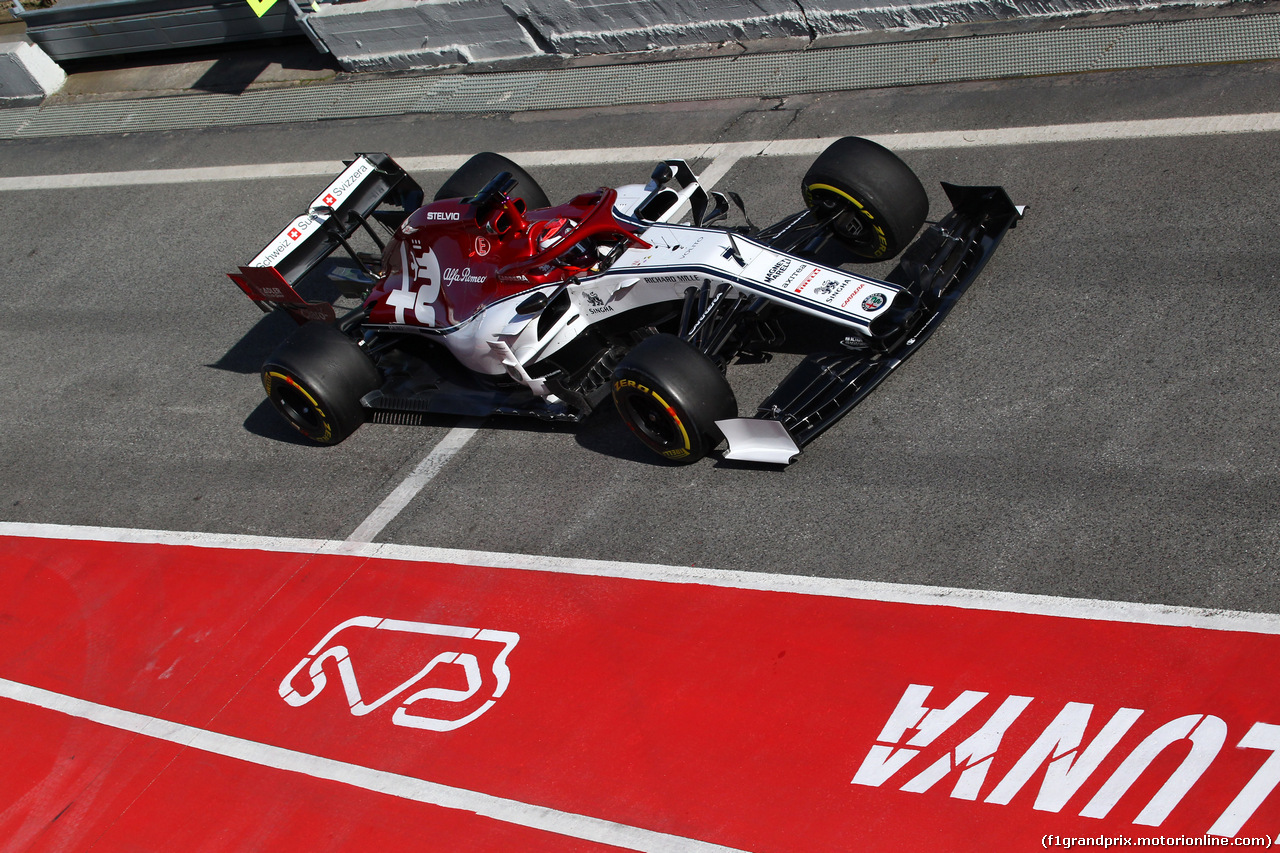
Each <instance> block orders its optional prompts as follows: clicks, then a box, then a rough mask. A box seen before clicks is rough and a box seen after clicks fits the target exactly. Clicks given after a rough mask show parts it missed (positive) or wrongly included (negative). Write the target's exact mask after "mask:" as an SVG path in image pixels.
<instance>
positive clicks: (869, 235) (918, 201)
mask: <svg viewBox="0 0 1280 853" xmlns="http://www.w3.org/2000/svg"><path fill="white" fill-rule="evenodd" d="M801 192H802V193H803V194H804V202H805V204H806V205H808V206H809V208H810V209H811V210H813V211H814V213H816V214H818V215H819V216H828V215H831V214H835V221H834V223H833V225H832V232H833V234H834V235H835V237H836V239H838V240H839V241H840V242H841V243H843V244H844V245H845V246H847V247H848V248H849V249H850V251H852V252H853V253H854V254H856V255H857V256H858V257H860V258H865V259H866V260H872V261H885V260H888V259H890V258H892V257H895V256H896V255H897V254H898V253H899V252H901V251H902V250H903V249H905V248H906V247H907V244H908V243H910V242H911V239H912V238H913V237H915V235H916V232H917V231H919V230H920V226H921V225H923V224H924V220H925V218H926V217H927V216H928V215H929V196H928V194H927V193H926V192H925V191H924V186H923V185H922V184H921V183H920V179H919V178H917V177H916V175H915V173H914V172H912V171H911V167H910V166H908V165H907V164H906V163H904V162H902V160H900V159H898V155H896V154H894V153H893V152H892V151H890V150H889V149H888V148H885V147H884V146H881V145H877V144H876V143H874V142H872V141H871V140H869V139H862V138H860V137H857V136H846V137H844V138H843V139H839V140H836V141H835V142H834V143H832V144H831V145H830V146H829V147H828V148H827V150H826V151H823V152H822V153H821V154H820V155H818V159H817V160H814V161H813V165H812V166H810V167H809V171H808V172H806V173H805V176H804V181H803V183H802V184H801Z"/></svg>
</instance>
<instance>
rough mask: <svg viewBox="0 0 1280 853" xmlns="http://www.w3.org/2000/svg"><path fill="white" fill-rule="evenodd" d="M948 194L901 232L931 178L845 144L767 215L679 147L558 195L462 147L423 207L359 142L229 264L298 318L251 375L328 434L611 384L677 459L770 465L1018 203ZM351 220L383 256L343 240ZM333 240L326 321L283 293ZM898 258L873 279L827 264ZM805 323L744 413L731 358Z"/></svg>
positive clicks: (1003, 228)
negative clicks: (267, 235) (459, 158)
mask: <svg viewBox="0 0 1280 853" xmlns="http://www.w3.org/2000/svg"><path fill="white" fill-rule="evenodd" d="M942 186H943V189H944V190H945V192H946V195H947V197H948V199H949V200H950V202H951V205H952V208H953V209H952V210H951V211H950V212H949V213H947V214H946V215H945V216H944V217H942V219H941V220H939V221H937V222H936V223H933V224H931V225H930V226H929V227H928V228H927V229H925V230H924V231H923V232H922V233H920V236H919V237H918V238H917V239H914V241H913V238H916V235H917V233H918V232H920V229H921V227H922V226H923V225H924V223H925V219H926V217H927V215H928V197H927V194H926V193H925V190H924V187H923V186H922V185H921V183H920V181H919V179H918V178H917V177H916V176H915V174H913V173H912V171H911V169H910V168H909V167H908V166H907V165H906V164H905V163H903V162H902V160H900V159H899V158H898V157H897V156H896V155H894V154H893V153H891V152H890V151H889V150H887V149H885V148H883V147H881V146H880V145H877V144H876V143H874V142H871V141H870V140H866V139H860V138H857V137H845V138H843V139H840V140H838V141H836V142H835V143H834V144H832V145H831V146H830V147H829V148H827V149H826V150H825V151H824V152H823V153H822V154H821V155H820V156H819V157H818V158H817V160H816V161H815V162H814V163H813V165H812V166H811V167H810V168H809V170H808V171H807V173H806V174H805V176H804V179H803V182H802V186H801V192H802V195H803V198H804V202H805V207H804V209H803V210H801V211H799V212H797V213H795V214H792V215H790V216H787V217H786V218H784V219H782V220H781V221H780V222H777V223H775V224H772V225H769V226H767V227H764V228H757V227H755V226H754V225H753V224H752V223H751V222H750V219H749V218H748V217H747V216H746V210H745V207H744V206H743V204H742V202H741V199H740V198H739V197H738V196H737V195H736V194H734V193H721V192H710V191H708V190H707V189H706V188H704V187H703V186H701V184H700V183H699V181H698V177H697V176H696V175H695V174H694V172H693V170H692V169H691V168H690V167H689V165H688V164H687V163H685V162H684V161H682V160H667V161H664V162H662V163H659V164H658V165H657V168H655V169H654V170H653V173H652V176H651V177H650V179H649V181H648V183H646V184H635V185H629V186H623V187H618V188H616V189H614V188H607V187H602V188H600V189H596V190H594V191H591V192H585V193H582V194H580V195H577V196H575V197H574V198H572V199H570V200H569V201H567V202H565V203H563V204H557V205H552V204H551V203H550V202H549V201H548V199H547V197H546V195H545V193H544V192H543V191H542V189H541V188H540V187H539V186H538V184H537V183H536V182H535V181H534V180H533V178H532V177H530V176H529V175H528V174H527V173H526V172H525V171H524V170H523V169H521V168H520V167H519V166H517V165H516V164H515V163H513V162H511V161H510V160H507V159H506V158H504V157H501V156H499V155H497V154H493V153H483V154H477V155H476V156H475V157H473V158H472V159H471V160H469V161H468V162H467V163H466V164H465V165H463V166H462V167H461V168H460V169H459V170H458V171H457V172H456V173H454V174H453V176H452V177H450V178H449V179H448V180H447V181H446V182H445V183H444V185H443V186H442V187H441V188H440V189H439V191H438V192H436V193H435V196H434V199H433V200H432V201H431V202H428V203H425V204H424V203H423V202H424V200H425V195H424V192H423V190H422V187H421V186H420V185H419V184H418V183H417V182H416V181H415V180H414V179H413V178H412V177H410V176H409V175H408V174H406V173H405V171H404V170H403V169H402V168H400V166H398V165H397V164H396V163H395V161H394V160H392V159H391V158H390V157H388V156H387V155H385V154H360V155H358V156H357V157H356V158H355V159H354V160H352V161H351V162H350V163H349V164H348V165H347V168H346V169H345V171H343V172H342V174H341V175H339V176H338V178H337V179H336V180H334V181H333V182H332V183H331V184H330V185H329V186H328V187H327V188H326V189H325V190H324V192H322V193H321V194H320V195H319V196H318V197H317V198H316V199H315V201H314V202H313V203H312V204H311V205H310V207H309V208H308V209H307V211H306V212H305V213H304V214H302V215H301V216H299V217H298V218H296V219H295V220H294V221H293V222H291V223H290V224H289V225H288V226H287V227H286V228H285V229H284V230H283V231H281V232H280V234H279V235H278V236H277V237H276V238H275V239H274V240H272V241H271V243H270V244H269V245H268V246H267V247H266V248H264V249H263V250H262V252H261V253H259V254H258V256H257V257H256V258H254V259H253V260H252V261H250V262H249V264H248V265H246V266H242V267H240V269H239V272H237V273H232V274H231V278H232V280H233V281H235V282H236V284H238V285H239V286H240V288H241V289H242V290H243V291H244V292H245V293H246V294H247V295H248V296H249V298H250V299H252V300H253V301H254V302H256V303H257V304H258V305H259V307H261V308H262V310H263V311H268V312H269V311H273V310H280V311H284V312H287V313H288V314H289V315H291V316H292V317H293V318H294V319H295V320H296V321H297V322H298V323H299V324H301V325H300V328H298V329H297V330H296V332H294V333H293V334H292V335H291V336H290V337H288V338H287V339H286V340H285V341H284V342H283V343H281V344H280V346H279V347H278V348H277V349H276V350H275V352H273V353H272V354H271V355H270V357H268V358H267V360H266V362H265V364H264V365H263V367H262V382H263V385H264V387H265V388H266V392H267V396H268V397H269V399H270V401H271V403H272V404H273V405H274V406H275V408H276V409H277V410H278V411H279V412H280V414H282V415H283V416H284V417H285V418H286V419H287V420H288V421H289V422H290V423H291V424H293V426H294V427H296V428H297V429H298V431H299V432H301V433H302V434H303V435H304V436H306V437H307V438H309V439H312V440H314V441H316V442H319V443H321V444H336V443H337V442H340V441H342V440H343V439H344V438H346V437H347V436H348V435H350V434H351V433H352V432H353V431H354V430H355V429H357V428H358V427H359V426H360V425H361V424H362V423H363V422H365V421H366V420H367V419H370V418H371V417H372V418H373V419H375V420H382V421H388V420H389V421H392V422H409V421H410V420H411V419H414V418H417V419H419V420H421V419H422V417H423V416H429V415H435V414H450V415H472V416H475V415H490V414H508V415H525V416H531V417H535V418H542V419H546V420H551V421H568V422H576V421H581V420H582V419H583V418H585V417H586V416H587V415H588V414H590V413H591V412H592V411H593V410H594V409H595V408H596V407H597V406H600V405H601V404H602V403H603V402H604V400H605V398H607V397H610V396H611V397H612V399H613V402H614V404H615V405H616V406H617V410H618V412H619V414H620V415H621V417H622V419H623V421H625V422H626V424H627V425H628V426H629V427H630V428H631V430H632V431H633V432H634V433H635V435H636V436H638V437H639V439H640V440H641V441H642V442H644V444H646V445H647V446H648V447H650V448H652V449H653V450H654V451H656V452H657V453H659V454H661V455H662V456H663V457H665V458H666V459H668V460H670V461H672V462H676V463H688V462H693V461H695V460H698V459H700V458H702V457H703V456H705V455H707V454H708V453H710V452H712V451H714V450H716V449H717V448H718V447H719V446H720V445H721V444H722V443H724V442H726V441H727V445H728V446H727V450H725V451H724V452H723V457H724V458H726V459H733V460H746V461H752V462H763V463H773V464H783V465H785V464H789V463H790V462H792V461H794V459H795V458H796V456H797V455H798V454H799V452H800V448H801V447H803V446H804V445H805V444H807V443H808V442H810V441H812V440H813V439H814V438H816V437H817V436H818V435H819V434H820V433H822V432H823V431H824V430H826V429H827V428H828V427H830V426H831V425H832V424H833V423H835V422H836V421H837V420H838V419H839V418H840V417H842V416H843V415H844V414H845V413H847V412H848V411H849V410H850V409H851V408H853V407H854V406H855V405H857V404H858V403H859V402H860V401H861V400H862V399H863V398H864V397H865V396H866V395H867V394H868V393H869V392H870V391H871V390H872V389H873V388H875V387H876V385H877V384H879V383H880V382H881V381H882V380H883V379H884V378H885V377H886V376H888V375H889V373H890V372H891V371H892V370H893V369H894V368H895V367H897V366H898V365H899V364H901V362H902V361H903V360H904V359H906V358H907V357H909V356H910V355H911V354H912V353H913V352H915V350H916V349H917V348H918V347H919V346H920V345H921V343H923V341H924V340H925V339H926V338H927V337H928V336H929V335H930V334H931V333H932V332H933V331H934V329H936V328H937V326H938V324H939V323H941V322H942V320H943V318H944V317H945V316H946V315H947V313H948V312H949V311H950V310H951V308H952V306H953V305H954V304H955V302H956V300H957V299H959V298H960V296H961V295H962V294H963V293H964V292H965V290H966V289H967V288H968V287H969V286H970V284H971V283H972V282H973V281H974V279H975V278H976V277H977V276H978V274H979V271H980V270H981V269H982V268H983V266H984V264H985V263H986V262H987V260H988V259H989V258H990V257H991V255H992V253H993V252H994V250H995V248H996V246H997V245H998V244H999V242H1000V241H1001V239H1002V238H1003V237H1004V235H1005V234H1006V232H1007V231H1008V230H1009V229H1010V228H1012V227H1014V226H1015V225H1016V223H1017V222H1018V220H1019V219H1020V218H1021V216H1022V210H1021V209H1020V208H1018V207H1016V206H1015V205H1014V204H1013V203H1012V202H1011V201H1010V200H1009V197H1008V196H1007V194H1006V193H1005V192H1004V190H1003V189H1001V188H1000V187H994V186H953V185H950V184H945V183H944V184H943V185H942ZM735 207H736V208H737V209H738V211H739V212H740V215H739V213H735V212H734V210H733V209H734V208H735ZM731 213H732V214H733V215H734V218H735V219H737V218H740V219H743V220H744V221H745V222H746V224H745V225H736V226H733V227H728V226H726V225H725V224H724V223H725V222H726V221H728V216H729V215H730V214H731ZM357 232H363V233H364V234H366V235H367V238H368V239H370V240H372V241H373V245H376V247H377V250H376V251H368V252H360V251H358V250H357V249H356V248H355V247H353V245H352V242H351V241H352V240H353V238H354V237H355V235H356V234H357ZM360 239H361V240H365V239H366V238H364V237H362V238H360ZM338 248H343V249H345V250H346V252H347V253H348V254H349V255H350V258H351V260H352V261H353V262H354V264H355V265H356V266H357V267H358V271H357V275H355V276H353V277H354V278H358V279H360V280H361V281H360V282H359V283H357V285H356V286H354V287H349V288H348V290H349V292H348V294H347V295H348V296H349V297H351V298H352V299H354V300H358V304H357V305H356V306H355V307H353V308H351V309H350V310H345V311H343V312H342V314H341V316H339V313H338V311H337V310H336V309H335V305H334V304H333V303H331V302H322V301H311V300H308V299H306V298H304V297H303V296H302V295H300V294H299V292H298V290H297V289H296V288H295V285H297V284H298V283H299V282H300V281H302V280H303V279H304V278H305V277H306V276H307V275H308V274H309V273H310V272H311V271H312V270H314V269H315V268H316V267H317V265H318V264H319V263H320V262H321V261H322V260H324V259H325V258H327V257H328V256H329V255H330V254H331V253H333V252H334V251H335V250H336V249H338ZM904 250H905V251H904ZM900 253H901V258H900V260H899V262H898V264H897V265H896V266H895V267H894V268H893V269H892V271H890V272H889V273H888V275H887V276H886V277H885V278H884V280H879V279H875V278H870V277H867V276H863V275H859V274H857V273H854V272H850V271H848V270H846V269H842V267H843V266H844V265H846V264H852V263H856V262H861V261H882V260H888V259H891V258H894V257H896V256H898V255H899V254H900ZM797 317H807V318H809V320H808V322H809V323H810V325H811V326H812V324H813V323H815V322H816V323H817V324H818V325H819V326H820V327H822V328H823V329H825V330H826V331H828V332H831V333H832V334H827V335H818V336H815V337H814V338H813V340H815V341H826V342H827V343H826V344H824V345H823V346H819V347H815V348H814V350H813V351H810V352H808V353H807V355H806V356H805V357H804V359H803V360H802V361H800V362H799V364H798V365H796V366H795V368H794V369H793V370H792V371H791V372H790V374H789V375H788V376H787V377H786V378H785V379H783V380H782V382H781V383H779V384H778V386H777V387H776V388H775V389H774V390H773V391H772V392H771V393H770V394H769V395H768V396H767V397H766V398H765V399H764V400H763V401H762V402H761V403H760V404H759V405H758V406H757V407H756V410H755V413H754V415H752V416H750V417H739V411H738V404H737V401H736V399H735V396H734V393H733V390H732V388H731V387H730V384H729V382H728V380H727V379H726V368H727V367H728V366H729V365H730V364H731V363H733V362H735V361H738V360H744V359H749V358H767V357H768V355H769V354H770V353H771V352H773V351H776V350H777V349H778V347H779V346H780V344H781V343H782V339H783V336H784V334H785V330H786V328H787V326H788V322H787V321H788V319H789V318H790V319H794V318H797Z"/></svg>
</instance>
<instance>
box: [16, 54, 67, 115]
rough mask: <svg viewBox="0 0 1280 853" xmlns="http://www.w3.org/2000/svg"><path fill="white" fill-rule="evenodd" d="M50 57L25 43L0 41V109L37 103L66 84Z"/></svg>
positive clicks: (65, 76)
mask: <svg viewBox="0 0 1280 853" xmlns="http://www.w3.org/2000/svg"><path fill="white" fill-rule="evenodd" d="M66 79H67V75H66V74H65V73H64V72H63V70H62V69H61V68H60V67H58V64H57V63H56V62H54V61H53V60H52V59H50V58H49V56H48V55H47V54H46V53H45V52H44V51H42V50H41V49H40V48H38V47H36V46H35V45H34V44H31V43H29V42H25V41H12V42H0V106H23V105H25V104H36V103H39V102H40V101H42V100H44V99H45V97H46V96H48V95H52V94H53V93H54V92H56V91H58V89H60V88H62V84H63V83H64V82H66Z"/></svg>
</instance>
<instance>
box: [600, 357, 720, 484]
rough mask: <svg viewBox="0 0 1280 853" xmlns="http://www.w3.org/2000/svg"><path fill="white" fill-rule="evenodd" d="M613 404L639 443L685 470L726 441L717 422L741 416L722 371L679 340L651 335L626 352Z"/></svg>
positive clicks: (616, 373)
mask: <svg viewBox="0 0 1280 853" xmlns="http://www.w3.org/2000/svg"><path fill="white" fill-rule="evenodd" d="M613 402H614V405H615V406H617V407H618V414H619V415H621V416H622V420H623V421H624V422H625V423H626V424H627V426H628V427H630V428H631V431H632V432H633V433H635V434H636V437H637V438H639V439H640V440H641V441H642V442H644V444H645V445H646V446H648V447H649V448H650V449H651V450H653V451H654V452H655V453H657V454H658V455H660V456H662V457H663V458H665V459H667V460H669V461H671V462H675V463H677V464H681V465H687V464H689V463H690V462H696V461H698V460H699V459H701V458H702V457H704V456H706V455H707V454H708V453H710V452H711V451H712V450H714V449H715V447H716V445H718V444H719V443H720V442H721V441H722V440H724V435H723V434H722V433H721V432H720V428H719V427H717V426H716V421H718V420H724V419H725V418H736V417H737V416H738V402H737V400H736V399H735V398H734V396H733V389H732V388H730V387H729V383H728V381H727V380H726V379H725V378H724V374H722V373H721V372H720V368H718V367H716V365H715V362H713V361H712V360H711V359H709V358H707V357H706V356H705V355H703V354H702V353H700V352H698V351H697V350H696V349H694V348H693V347H692V346H690V345H689V344H687V343H685V342H684V341H683V340H681V339H680V338H677V337H676V336H675V335H653V336H652V337H648V338H645V339H644V340H643V341H641V342H640V343H639V344H637V345H636V346H635V348H634V349H632V350H631V352H629V353H627V355H626V356H625V357H624V358H623V359H622V361H621V362H620V363H619V364H618V366H617V368H616V369H615V370H614V372H613Z"/></svg>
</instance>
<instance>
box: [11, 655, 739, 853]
mask: <svg viewBox="0 0 1280 853" xmlns="http://www.w3.org/2000/svg"><path fill="white" fill-rule="evenodd" d="M0 698H4V699H11V700H13V701H15V702H21V703H23V704H25V705H34V706H36V707H38V708H45V709H47V710H50V711H55V712H57V713H60V714H66V715H67V716H70V717H76V718H78V719H81V720H88V721H90V722H93V723H97V724H99V725H103V726H108V727H110V728H113V729H117V730H119V731H124V732H131V733H133V734H139V735H145V736H146V737H149V738H155V739H157V740H163V741H168V742H169V743H175V744H178V745H179V746H183V747H190V748H191V749H198V750H201V751H203V752H207V753H211V754H213V755H221V756H223V757H225V758H235V759H239V760H240V761H247V762H249V763H250V764H256V765H258V766H260V767H268V768H271V769H274V770H287V771H290V772H293V773H301V774H304V775H306V776H311V777H313V778H316V779H325V780H328V781H332V782H341V783H343V784H346V785H352V786H355V787H357V788H363V789H364V790H366V791H372V792H374V793H379V794H387V795H389V796H393V797H399V798H400V799H404V800H413V801H415V802H419V803H426V804H428V805H435V806H441V807H443V808H448V809H459V810H461V811H468V812H473V813H475V814H477V815H480V816H481V817H487V818H492V819H493V820H498V821H502V822H503V823H511V824H516V825H519V826H526V827H530V828H532V829H539V830H543V831H545V832H553V833H555V834H557V835H565V836H569V837H571V838H581V839H584V840H586V841H594V842H597V843H600V844H607V845H609V846H612V847H618V848H621V849H623V850H636V851H643V853H683V851H691V853H742V851H739V850H737V849H736V848H732V847H724V846H721V845H719V844H710V843H708V842H705V841H696V840H694V839H691V838H681V837H679V836H674V835H667V834H665V833H661V832H654V831H653V830H648V829H641V828H639V827H635V826H627V825H626V824H621V823H614V822H613V821H608V820H602V819H600V818H593V817H587V816H585V815H579V814H572V813H570V812H561V811H556V810H555V809H550V808H547V807H545V806H535V805H529V804H528V803H521V802H518V801H516V800H508V799H504V798H502V797H494V796H490V795H489V794H481V793H478V792H476V791H468V790H466V789H464V788H455V787H452V786H450V785H441V784H438V783H436V782H428V781H426V780H424V779H417V778H414V777H412V776H403V775H400V774H398V773H388V772H386V771H385V770H374V769H373V768H371V767H362V766H361V765H359V764H350V763H348V762H345V761H335V760H334V759H331V758H323V757H321V756H318V755H311V754H310V753H306V752H297V751H295V750H292V749H284V748H282V747H278V746H271V745H270V744H265V743H259V742H257V741H251V740H245V739H243V738H238V737H231V736H230V735H224V734H220V733H218V732H213V731H209V730H208V729H199V728H195V727H193V726H186V725H182V724H181V723H174V722H171V721H169V720H162V719H160V718H158V717H148V716H146V715H143V714H135V713H133V712H132V711H125V710H122V709H120V708H113V707H111V706H109V705H99V704H98V703H96V702H87V701H85V700H84V699H77V698H75V697H74V696H67V695H65V694H62V693H54V692H52V691H49V690H43V689H41V688H39V687H32V686H30V685H27V684H21V683H19V682H16V681H10V680H8V679H5V678H0Z"/></svg>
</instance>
